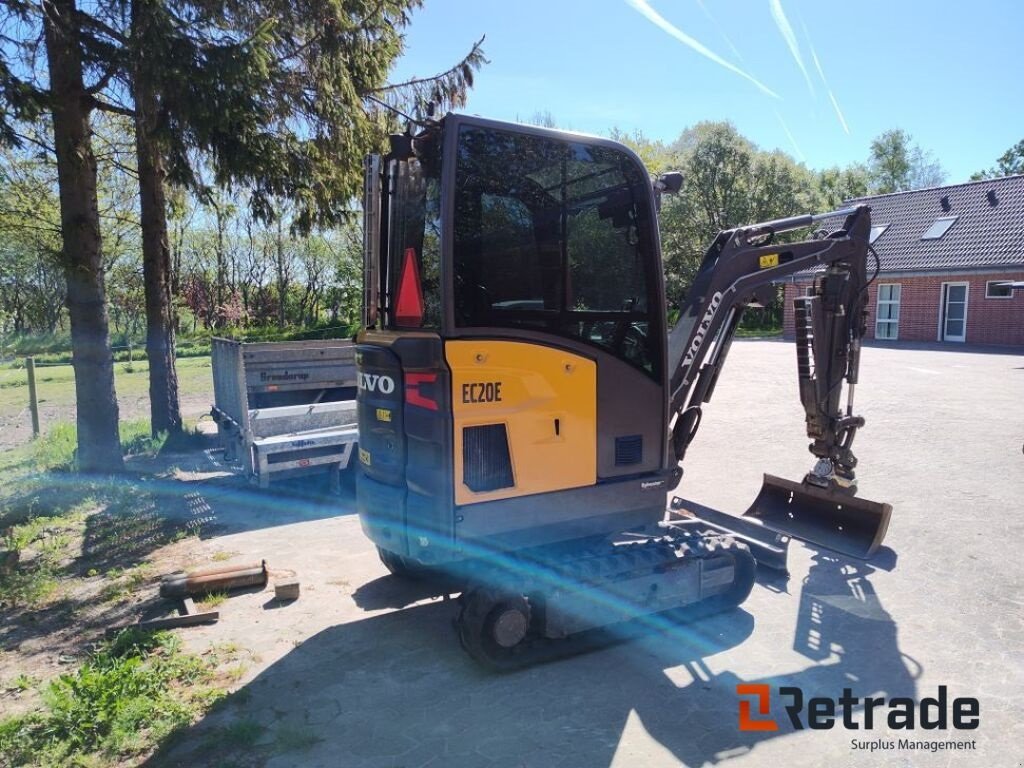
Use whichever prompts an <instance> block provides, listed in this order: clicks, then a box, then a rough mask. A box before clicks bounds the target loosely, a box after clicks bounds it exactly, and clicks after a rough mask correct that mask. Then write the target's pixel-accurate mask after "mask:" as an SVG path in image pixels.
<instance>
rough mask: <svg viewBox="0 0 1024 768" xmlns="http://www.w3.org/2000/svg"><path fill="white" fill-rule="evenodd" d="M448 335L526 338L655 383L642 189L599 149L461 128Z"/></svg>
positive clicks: (615, 156) (633, 170)
mask: <svg viewBox="0 0 1024 768" xmlns="http://www.w3.org/2000/svg"><path fill="white" fill-rule="evenodd" d="M455 174H456V182H455V190H456V199H455V212H454V230H453V258H454V281H455V285H454V300H455V302H454V303H455V323H456V325H457V326H460V327H464V328H486V327H501V328H528V329H532V330H537V331H542V332H548V333H553V334H557V335H561V336H568V337H572V338H574V339H578V340H580V341H583V342H585V343H587V344H591V345H593V346H596V347H600V348H602V349H604V350H606V351H608V352H611V353H612V354H614V355H616V356H618V357H620V358H622V359H623V360H625V361H627V362H629V363H630V364H632V365H634V366H636V367H638V368H641V369H643V370H645V371H646V372H648V373H649V374H650V375H652V376H658V375H659V372H658V370H657V365H658V359H659V358H658V355H657V350H658V348H659V347H658V345H657V344H656V343H655V341H654V339H652V337H651V331H652V329H658V328H660V325H659V324H657V323H652V317H651V308H652V307H656V306H657V304H658V302H657V299H656V294H655V293H654V291H655V290H656V286H657V282H656V278H655V275H654V274H652V270H653V269H655V268H656V264H655V261H656V259H655V255H656V252H655V250H654V244H653V243H652V242H651V240H650V235H649V232H650V229H651V227H650V216H651V212H650V210H649V204H648V201H649V199H650V192H649V184H650V182H649V180H648V178H647V175H646V173H645V171H644V170H643V168H641V167H638V165H637V164H636V163H635V161H634V160H633V159H632V158H631V157H629V156H628V155H625V154H623V153H622V152H620V151H618V150H616V149H614V148H608V147H602V146H593V145H588V144H584V143H579V142H564V141H558V140H552V139H549V138H546V137H540V136H535V135H530V134H520V133H512V132H507V131H496V130H493V129H488V128H482V127H479V126H469V125H464V126H461V127H460V131H459V140H458V151H457V158H456V171H455Z"/></svg>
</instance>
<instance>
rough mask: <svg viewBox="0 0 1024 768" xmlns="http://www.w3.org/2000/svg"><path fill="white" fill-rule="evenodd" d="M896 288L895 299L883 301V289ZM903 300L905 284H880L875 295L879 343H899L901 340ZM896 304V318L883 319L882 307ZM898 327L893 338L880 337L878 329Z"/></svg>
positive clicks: (876, 333)
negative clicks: (884, 326) (882, 326)
mask: <svg viewBox="0 0 1024 768" xmlns="http://www.w3.org/2000/svg"><path fill="white" fill-rule="evenodd" d="M887 287H894V288H896V298H895V299H885V300H884V301H883V300H882V288H887ZM902 299H903V283H879V285H878V291H877V292H876V294H875V339H877V340H878V341H898V340H899V338H900V302H901V301H902ZM883 304H885V305H890V304H895V305H896V317H895V318H886V319H884V320H883V319H881V312H879V309H880V308H881V306H882V305H883ZM883 324H884V325H886V326H893V325H895V326H896V332H895V334H894V335H893V336H879V335H878V328H879V326H881V325H883Z"/></svg>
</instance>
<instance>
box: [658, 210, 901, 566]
mask: <svg viewBox="0 0 1024 768" xmlns="http://www.w3.org/2000/svg"><path fill="white" fill-rule="evenodd" d="M870 216H871V214H870V210H869V209H868V208H867V207H866V206H859V207H856V208H848V209H844V210H840V211H833V212H831V213H826V214H816V215H806V216H798V217H793V218H789V219H781V220H777V221H770V222H765V223H762V224H754V225H752V226H747V227H742V228H740V229H734V230H728V231H725V232H722V233H720V234H719V235H718V237H717V238H715V241H714V242H713V243H712V245H711V247H710V248H709V249H708V251H707V253H706V254H705V256H704V260H703V262H702V264H701V267H700V269H699V270H698V272H697V276H696V278H695V280H694V284H693V287H692V289H691V291H690V295H689V297H688V300H687V301H685V302H684V304H683V307H682V312H681V316H680V319H679V321H678V323H677V324H676V326H675V327H674V328H673V329H672V331H671V332H670V334H669V361H670V365H671V366H673V367H672V368H671V370H672V374H671V380H670V413H671V414H672V415H673V419H672V422H671V429H672V445H673V448H674V450H675V454H676V459H677V460H678V461H680V462H681V461H682V460H683V458H684V456H685V454H686V450H687V448H688V447H689V445H690V443H691V441H692V440H693V438H694V436H695V435H696V432H697V429H698V428H699V426H700V422H701V417H702V414H703V408H702V407H703V405H704V404H705V403H707V402H708V401H709V400H710V399H711V395H712V393H713V391H714V387H715V383H716V382H717V380H718V376H719V374H720V373H721V370H722V366H723V365H724V362H725V358H726V355H727V354H728V351H729V345H730V343H731V342H732V339H733V337H734V335H735V332H736V328H737V327H738V325H739V322H740V318H741V316H742V312H743V310H744V308H746V307H747V306H751V305H758V304H760V303H763V302H764V301H765V300H766V299H767V298H768V296H767V295H766V293H765V292H766V291H771V290H773V288H772V286H773V284H775V283H777V282H779V281H780V280H781V279H783V278H786V277H789V276H791V275H794V274H796V273H798V272H809V271H812V270H815V269H818V270H821V272H820V274H817V276H816V277H815V280H814V284H813V288H812V289H811V290H810V291H809V293H808V295H806V296H801V297H799V298H797V299H796V300H795V307H794V310H795V311H794V317H795V331H796V351H797V377H798V385H799V393H800V401H801V403H802V405H803V407H804V411H805V414H806V426H807V435H808V437H809V438H811V440H812V442H811V444H810V446H809V449H810V451H811V453H812V454H813V455H814V456H815V457H816V462H815V465H814V467H813V468H812V469H811V471H810V472H808V473H807V475H806V476H805V477H804V479H803V481H802V482H800V483H793V482H790V481H786V480H782V479H780V478H776V477H774V476H772V475H765V478H764V485H763V487H762V489H761V492H760V493H759V494H758V497H757V498H756V499H755V501H754V503H753V504H752V505H751V507H750V508H749V509H748V510H747V512H746V513H745V516H747V517H752V518H755V519H757V520H759V521H761V522H762V523H763V524H765V525H766V526H768V527H769V528H770V529H772V530H773V531H776V532H778V533H781V534H785V535H787V536H792V537H795V538H799V539H805V540H808V541H811V542H814V543H816V544H819V545H821V546H824V547H827V548H829V549H835V550H837V551H840V552H844V553H846V554H850V555H854V556H856V557H870V556H871V555H872V554H873V553H874V552H875V551H876V550H877V549H878V547H879V545H880V544H881V542H882V539H883V538H884V536H885V532H886V529H887V527H888V523H889V517H890V515H891V513H892V508H891V507H890V506H889V505H888V504H879V503H877V502H872V501H867V500H864V499H859V498H856V496H855V495H854V494H855V493H856V490H857V487H856V476H855V471H854V470H855V467H856V465H857V459H856V457H855V456H854V454H853V451H852V443H853V438H854V436H855V435H856V432H857V430H858V429H859V428H860V427H862V426H863V425H864V419H863V418H861V417H860V416H856V415H854V413H853V393H854V388H855V385H856V383H857V375H858V369H859V365H860V341H861V338H862V337H863V335H864V331H865V318H866V307H867V287H868V284H869V282H870V281H869V279H868V277H867V256H868V250H869V247H870V246H869V243H868V236H869V232H870V229H871V218H870ZM836 220H841V222H842V223H841V224H840V225H839V227H838V228H837V229H835V231H833V232H831V233H830V234H828V235H822V236H821V237H818V238H816V239H811V240H805V241H800V242H792V243H779V242H776V237H777V236H778V235H780V234H782V233H784V232H787V231H791V230H795V229H801V228H806V227H808V226H812V225H814V224H817V223H821V222H823V221H836ZM844 385H845V388H846V393H847V400H846V404H845V407H844V405H843V403H842V394H843V389H844Z"/></svg>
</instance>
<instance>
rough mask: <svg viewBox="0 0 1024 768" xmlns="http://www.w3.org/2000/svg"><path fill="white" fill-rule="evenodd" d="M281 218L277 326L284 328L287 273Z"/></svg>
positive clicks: (278, 237)
mask: <svg viewBox="0 0 1024 768" xmlns="http://www.w3.org/2000/svg"><path fill="white" fill-rule="evenodd" d="M282 228H283V224H282V223H281V220H280V219H278V220H277V327H278V328H279V329H281V330H284V326H285V310H286V307H285V301H286V300H287V298H288V273H287V271H286V270H285V263H284V231H283V229H282Z"/></svg>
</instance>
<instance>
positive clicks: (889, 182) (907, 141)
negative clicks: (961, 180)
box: [868, 128, 946, 194]
mask: <svg viewBox="0 0 1024 768" xmlns="http://www.w3.org/2000/svg"><path fill="white" fill-rule="evenodd" d="M868 177H869V179H870V182H871V190H870V191H871V192H872V194H887V193H889V192H905V191H907V190H910V189H921V188H923V187H936V186H939V185H940V184H942V182H943V181H945V179H946V172H945V171H944V170H943V169H942V166H941V165H940V164H939V162H938V160H936V159H935V156H934V155H932V154H931V153H930V152H925V151H924V150H922V149H921V147H919V146H918V145H917V144H916V143H915V142H914V140H913V138H912V137H911V136H910V134H909V133H907V132H906V131H904V130H902V129H900V128H893V129H891V130H888V131H885V132H883V133H881V134H880V135H878V136H877V137H876V138H875V139H874V140H873V141H872V142H871V151H870V157H869V159H868Z"/></svg>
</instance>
